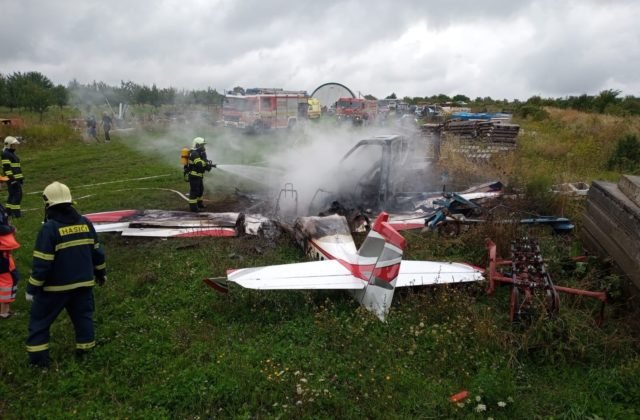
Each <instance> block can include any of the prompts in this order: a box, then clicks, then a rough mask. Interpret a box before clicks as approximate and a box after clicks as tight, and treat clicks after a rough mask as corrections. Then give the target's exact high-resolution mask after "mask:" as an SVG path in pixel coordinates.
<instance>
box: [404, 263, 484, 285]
mask: <svg viewBox="0 0 640 420" xmlns="http://www.w3.org/2000/svg"><path fill="white" fill-rule="evenodd" d="M483 279H484V277H483V276H482V271H480V270H479V269H477V268H475V267H473V266H471V265H468V264H462V263H448V262H434V261H408V260H402V263H401V264H400V273H399V274H398V280H397V281H396V287H411V286H428V285H434V284H444V283H462V282H471V281H480V280H483Z"/></svg>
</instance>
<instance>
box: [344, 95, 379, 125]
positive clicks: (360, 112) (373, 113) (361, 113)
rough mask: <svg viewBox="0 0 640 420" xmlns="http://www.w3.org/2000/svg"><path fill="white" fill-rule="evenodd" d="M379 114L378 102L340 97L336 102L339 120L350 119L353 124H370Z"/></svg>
mask: <svg viewBox="0 0 640 420" xmlns="http://www.w3.org/2000/svg"><path fill="white" fill-rule="evenodd" d="M377 115H378V102H377V101H375V100H369V99H361V98H340V99H338V101H337V102H336V116H337V117H338V119H339V120H350V121H351V122H353V124H363V123H364V124H370V123H372V122H373V120H375V118H376V117H377Z"/></svg>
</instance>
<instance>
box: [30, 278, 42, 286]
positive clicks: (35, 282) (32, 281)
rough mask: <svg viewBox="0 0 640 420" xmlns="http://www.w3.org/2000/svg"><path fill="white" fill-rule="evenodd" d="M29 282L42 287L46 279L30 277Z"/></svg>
mask: <svg viewBox="0 0 640 420" xmlns="http://www.w3.org/2000/svg"><path fill="white" fill-rule="evenodd" d="M29 284H31V285H34V286H36V287H41V286H43V285H44V280H42V281H40V280H36V279H34V278H33V277H29Z"/></svg>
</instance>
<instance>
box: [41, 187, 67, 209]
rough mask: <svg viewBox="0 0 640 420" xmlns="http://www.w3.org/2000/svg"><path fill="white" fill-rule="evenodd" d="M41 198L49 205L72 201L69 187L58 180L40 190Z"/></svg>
mask: <svg viewBox="0 0 640 420" xmlns="http://www.w3.org/2000/svg"><path fill="white" fill-rule="evenodd" d="M42 198H43V199H44V202H45V203H46V204H47V205H48V206H49V207H51V206H55V205H56V204H62V203H72V202H73V199H72V198H71V190H69V187H67V186H66V185H64V184H61V183H60V182H58V181H55V182H52V183H51V184H49V185H47V188H45V189H44V191H43V192H42Z"/></svg>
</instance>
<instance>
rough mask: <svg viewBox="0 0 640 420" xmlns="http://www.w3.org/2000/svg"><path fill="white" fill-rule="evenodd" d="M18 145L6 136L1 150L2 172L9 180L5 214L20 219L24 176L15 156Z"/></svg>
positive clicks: (18, 159) (14, 139)
mask: <svg viewBox="0 0 640 420" xmlns="http://www.w3.org/2000/svg"><path fill="white" fill-rule="evenodd" d="M19 144H20V142H19V141H18V139H17V138H15V137H13V136H7V137H5V139H4V149H2V170H3V171H4V174H5V176H6V177H8V178H9V181H8V182H9V187H8V190H9V197H8V198H7V206H6V208H7V213H8V214H9V216H13V217H20V216H21V212H20V202H22V182H23V181H24V175H23V174H22V167H21V166H20V158H19V157H18V155H16V148H17V146H18V145H19Z"/></svg>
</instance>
